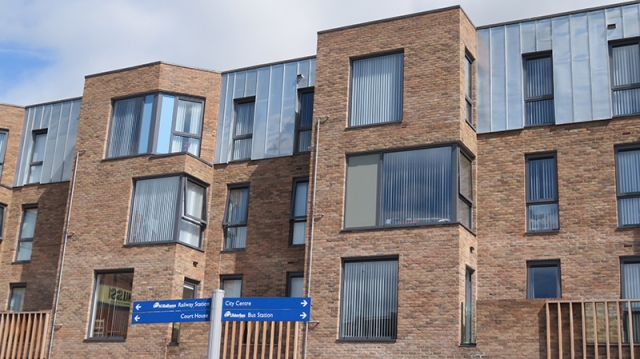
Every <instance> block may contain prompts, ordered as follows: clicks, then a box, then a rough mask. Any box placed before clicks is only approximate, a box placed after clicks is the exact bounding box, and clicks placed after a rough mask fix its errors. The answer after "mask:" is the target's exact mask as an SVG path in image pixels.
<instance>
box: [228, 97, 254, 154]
mask: <svg viewBox="0 0 640 359" xmlns="http://www.w3.org/2000/svg"><path fill="white" fill-rule="evenodd" d="M248 103H252V104H253V119H252V127H251V133H248V134H244V135H236V125H237V123H238V106H239V105H244V104H248ZM255 111H256V98H255V96H252V97H244V98H240V99H236V100H234V101H233V128H232V129H231V162H240V161H250V160H251V151H249V157H245V158H233V153H234V151H235V148H236V141H239V140H248V139H251V148H253V126H255V120H256V112H255Z"/></svg>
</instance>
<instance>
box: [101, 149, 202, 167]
mask: <svg viewBox="0 0 640 359" xmlns="http://www.w3.org/2000/svg"><path fill="white" fill-rule="evenodd" d="M181 155H187V156H190V157H193V158H195V159H197V160H198V161H200V162H202V163H204V164H206V165H208V166H210V167H213V163H211V162H208V161H205V160H203V159H202V158H200V157H198V156H196V155H194V154H193V153H191V152H171V153H150V152H147V153H140V154H136V155H128V156H118V157H107V158H103V159H102V160H101V161H100V162H111V161H118V160H128V159H131V158H138V157H149V159H156V158H165V157H173V156H181Z"/></svg>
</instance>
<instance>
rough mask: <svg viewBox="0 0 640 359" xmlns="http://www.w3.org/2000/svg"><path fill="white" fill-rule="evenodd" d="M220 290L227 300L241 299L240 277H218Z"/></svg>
mask: <svg viewBox="0 0 640 359" xmlns="http://www.w3.org/2000/svg"><path fill="white" fill-rule="evenodd" d="M220 289H222V290H224V296H225V297H227V298H238V297H242V275H223V276H220Z"/></svg>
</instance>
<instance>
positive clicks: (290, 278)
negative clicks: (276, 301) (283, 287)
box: [287, 272, 304, 297]
mask: <svg viewBox="0 0 640 359" xmlns="http://www.w3.org/2000/svg"><path fill="white" fill-rule="evenodd" d="M303 291H304V273H303V272H293V273H287V297H302V295H303Z"/></svg>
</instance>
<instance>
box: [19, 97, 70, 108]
mask: <svg viewBox="0 0 640 359" xmlns="http://www.w3.org/2000/svg"><path fill="white" fill-rule="evenodd" d="M76 100H82V96H78V97H70V98H65V99H62V100H56V101H47V102H41V103H35V104H33V105H27V106H25V107H24V108H25V109H27V108H30V107H38V106H44V105H52V104H54V103H61V102H69V101H76Z"/></svg>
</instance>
